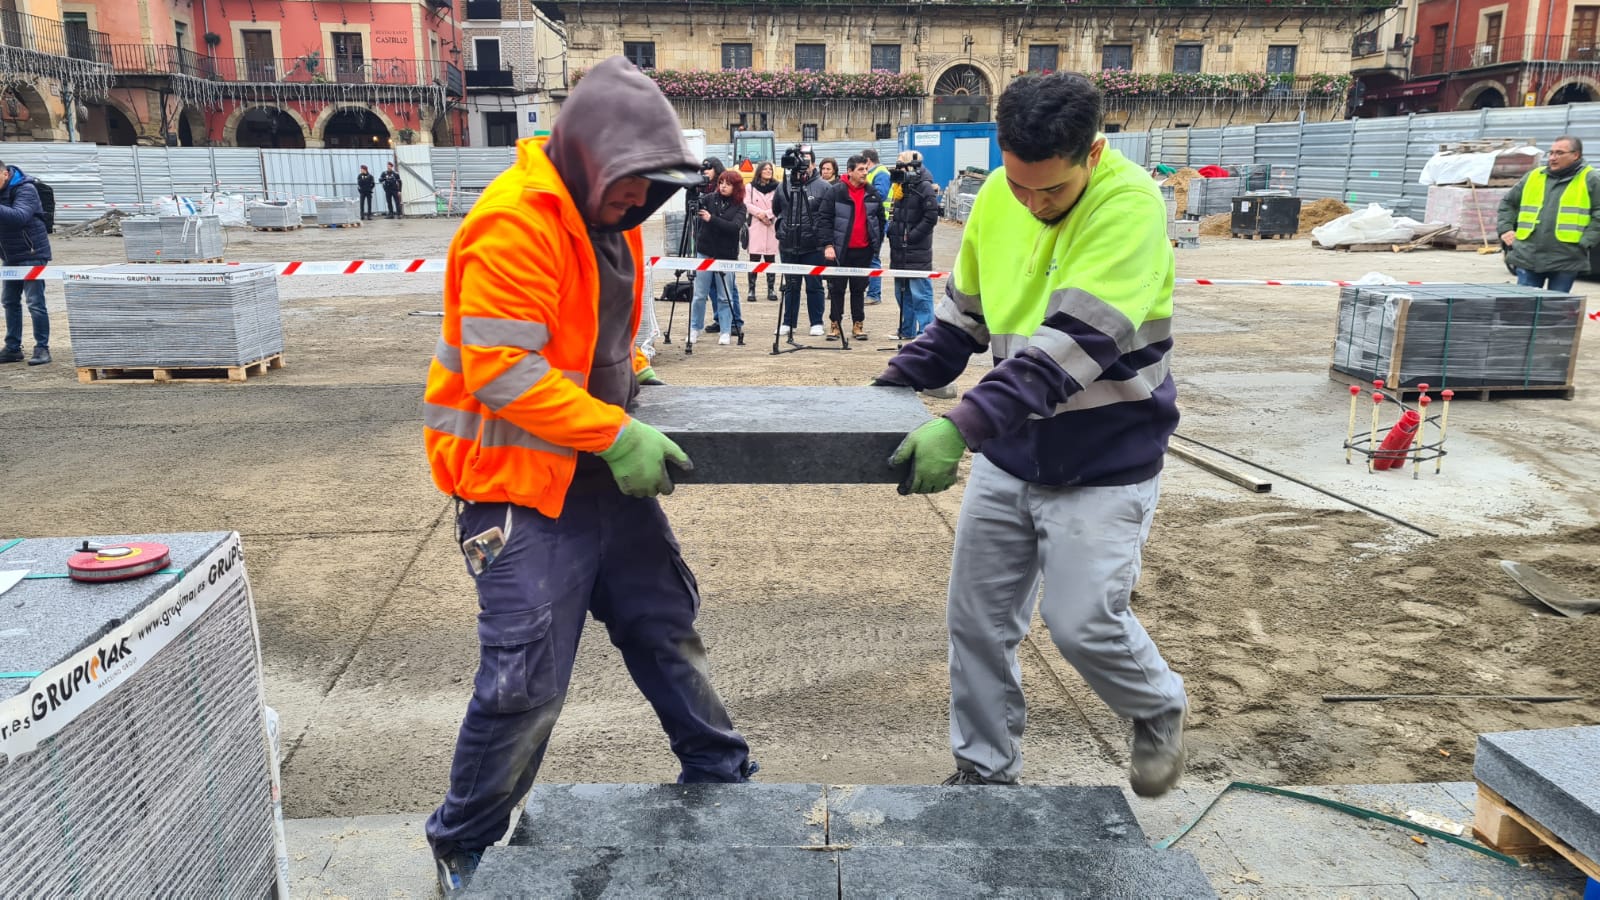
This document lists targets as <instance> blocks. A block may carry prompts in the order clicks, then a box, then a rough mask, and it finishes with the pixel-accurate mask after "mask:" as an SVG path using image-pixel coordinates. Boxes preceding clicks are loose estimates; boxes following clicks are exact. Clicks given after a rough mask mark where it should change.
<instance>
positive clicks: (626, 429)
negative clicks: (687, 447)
mask: <svg viewBox="0 0 1600 900" xmlns="http://www.w3.org/2000/svg"><path fill="white" fill-rule="evenodd" d="M597 455H598V456H599V457H600V458H601V459H603V460H605V461H606V465H608V466H610V467H611V477H612V478H615V479H616V480H617V487H619V488H622V492H623V493H624V494H627V495H628V496H629V497H654V496H656V495H658V494H670V493H672V479H671V478H670V477H669V476H668V475H667V461H668V460H671V461H672V462H673V463H674V464H675V465H677V467H678V468H680V469H683V470H685V471H688V470H691V469H693V468H694V463H692V462H690V461H689V454H687V453H684V452H683V448H682V447H679V446H678V445H677V444H675V443H673V442H672V439H671V438H669V437H667V436H666V435H664V434H662V433H661V432H659V431H657V430H655V429H654V428H651V427H650V426H649V425H646V424H645V423H643V422H640V421H638V420H637V419H629V420H628V424H626V425H624V426H622V430H621V431H620V432H618V433H617V439H616V441H615V442H614V443H612V445H611V446H610V447H609V448H608V449H605V450H602V451H600V452H599V454H597Z"/></svg>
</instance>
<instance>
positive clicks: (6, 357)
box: [0, 350, 23, 363]
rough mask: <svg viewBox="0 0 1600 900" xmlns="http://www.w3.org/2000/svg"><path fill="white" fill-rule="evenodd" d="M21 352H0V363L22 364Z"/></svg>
mask: <svg viewBox="0 0 1600 900" xmlns="http://www.w3.org/2000/svg"><path fill="white" fill-rule="evenodd" d="M22 359H23V356H22V351H21V350H0V363H11V362H22Z"/></svg>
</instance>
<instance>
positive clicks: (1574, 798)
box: [1472, 725, 1600, 862]
mask: <svg viewBox="0 0 1600 900" xmlns="http://www.w3.org/2000/svg"><path fill="white" fill-rule="evenodd" d="M1472 774H1473V776H1474V777H1476V778H1477V779H1478V783H1479V784H1482V785H1483V786H1484V787H1487V788H1488V789H1489V790H1492V791H1494V792H1495V793H1496V794H1499V795H1500V796H1501V797H1503V798H1505V799H1506V801H1507V802H1509V803H1510V804H1511V805H1512V806H1515V807H1516V808H1517V809H1519V810H1521V811H1522V812H1523V813H1526V814H1527V815H1528V817H1529V818H1531V819H1533V820H1534V821H1535V822H1537V823H1539V824H1540V825H1542V826H1544V827H1545V828H1546V829H1549V830H1550V831H1551V832H1552V833H1553V834H1555V836H1556V837H1558V838H1560V839H1561V840H1562V841H1564V842H1566V844H1567V845H1568V846H1570V847H1571V848H1572V849H1574V850H1576V851H1578V852H1579V853H1581V854H1583V855H1584V856H1585V857H1587V858H1588V859H1590V860H1593V861H1596V862H1600V725H1589V726H1582V727H1576V728H1545V729H1539V730H1537V731H1505V732H1500V733H1499V734H1480V735H1478V750H1477V758H1476V759H1475V760H1474V762H1473V764H1472ZM1480 802H1481V801H1480Z"/></svg>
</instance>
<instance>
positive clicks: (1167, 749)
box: [1128, 706, 1189, 797]
mask: <svg viewBox="0 0 1600 900" xmlns="http://www.w3.org/2000/svg"><path fill="white" fill-rule="evenodd" d="M1188 716H1189V708H1188V707H1187V706H1185V707H1184V708H1183V709H1178V710H1173V711H1172V712H1169V713H1163V714H1162V715H1159V716H1156V717H1155V718H1153V719H1135V720H1134V722H1133V763H1132V764H1131V765H1129V766H1128V783H1129V784H1131V785H1132V786H1133V792H1134V793H1135V794H1138V795H1139V796H1141V797H1159V796H1161V795H1162V794H1165V793H1166V792H1167V791H1170V790H1172V788H1173V787H1174V786H1176V785H1177V783H1178V779H1179V778H1180V777H1182V776H1183V765H1184V763H1185V762H1186V761H1187V760H1188V752H1187V751H1186V750H1185V749H1184V746H1183V723H1184V720H1185V719H1187V718H1188Z"/></svg>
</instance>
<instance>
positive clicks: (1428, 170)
mask: <svg viewBox="0 0 1600 900" xmlns="http://www.w3.org/2000/svg"><path fill="white" fill-rule="evenodd" d="M1539 152H1540V151H1539V148H1538V147H1517V148H1515V149H1513V150H1497V151H1495V152H1493V153H1435V154H1434V155H1433V158H1432V159H1430V160H1428V162H1427V164H1426V165H1424V166H1423V167H1422V174H1421V175H1419V176H1417V181H1418V182H1420V183H1422V184H1462V183H1464V182H1468V181H1470V182H1472V183H1473V184H1488V183H1489V176H1490V175H1491V174H1492V173H1493V172H1494V163H1495V159H1496V158H1497V157H1500V156H1503V155H1510V154H1516V155H1521V156H1532V157H1534V158H1535V161H1537V158H1538V156H1539Z"/></svg>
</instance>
